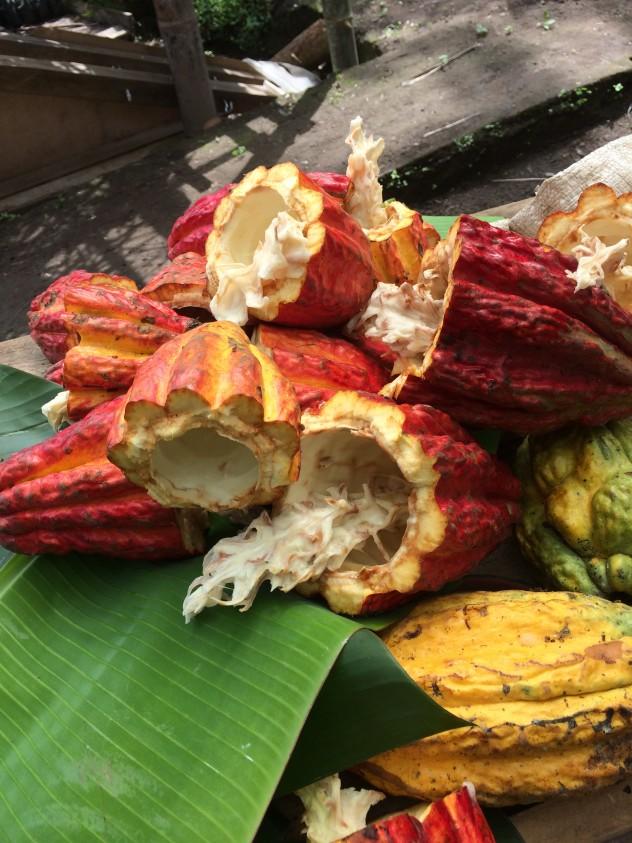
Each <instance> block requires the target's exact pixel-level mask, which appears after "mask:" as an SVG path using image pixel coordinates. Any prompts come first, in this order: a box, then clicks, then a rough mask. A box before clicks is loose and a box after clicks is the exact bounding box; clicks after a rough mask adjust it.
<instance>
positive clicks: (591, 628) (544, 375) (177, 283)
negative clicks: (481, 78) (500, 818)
mask: <svg viewBox="0 0 632 843" xmlns="http://www.w3.org/2000/svg"><path fill="white" fill-rule="evenodd" d="M347 140H348V143H349V144H350V146H351V155H350V157H349V166H348V169H347V175H346V176H342V175H338V174H332V173H317V172H315V173H303V172H302V171H301V170H300V169H299V168H298V167H297V166H296V165H294V164H292V163H282V164H278V165H276V166H273V167H271V168H269V169H268V168H265V167H257V168H256V169H254V170H253V171H252V172H250V173H249V174H248V175H246V176H245V177H244V178H243V179H242V181H240V182H239V183H238V184H236V185H232V184H231V185H227V186H225V187H222V189H220V190H219V191H217V192H215V193H214V194H212V195H209V196H203V197H202V198H201V199H199V200H198V201H197V202H196V203H195V204H194V205H193V206H192V207H191V208H190V209H189V210H188V211H187V212H186V213H185V214H184V215H183V216H182V217H180V218H179V219H178V220H177V221H176V223H175V224H174V226H173V229H172V231H171V234H170V236H169V239H168V256H169V262H168V263H167V265H166V266H165V267H164V268H163V269H162V270H161V271H160V272H159V273H158V274H157V275H156V276H155V277H154V278H152V279H151V280H149V282H148V283H147V284H146V285H145V286H144V287H143V288H142V289H139V288H138V285H137V284H136V283H135V282H134V281H133V280H131V279H129V278H125V277H121V276H116V275H105V274H102V273H95V272H91V271H86V270H75V271H73V272H71V273H70V274H69V275H66V276H64V277H62V278H59V279H57V280H56V281H55V282H54V283H53V284H51V285H50V287H49V288H48V289H47V290H45V291H44V292H43V293H42V294H40V295H39V296H38V297H37V298H36V299H35V300H34V301H33V303H32V305H31V308H30V310H29V325H30V330H31V336H32V337H33V339H34V340H35V341H36V342H37V343H38V344H39V346H40V348H41V349H42V351H43V352H44V354H45V355H46V356H47V358H48V359H49V360H50V361H51V363H52V368H51V370H50V374H49V376H50V378H51V379H53V380H55V381H56V382H58V383H59V384H60V385H61V386H62V387H63V391H62V392H61V393H60V394H59V396H58V397H57V398H55V399H53V401H52V402H50V403H49V404H48V405H46V406H45V408H44V411H45V412H46V414H47V416H48V417H49V419H50V420H51V423H53V425H54V426H55V427H61V428H62V429H60V430H59V431H58V432H57V433H56V434H55V435H54V436H52V437H51V438H50V439H48V440H47V441H46V442H44V443H42V444H41V445H37V446H34V447H32V448H29V449H26V450H25V451H22V452H20V453H18V454H15V455H14V456H13V457H11V458H9V459H8V460H6V461H5V462H4V463H3V464H2V465H0V543H1V544H2V545H4V546H6V547H8V548H10V549H12V550H15V551H18V552H23V553H29V554H33V553H39V552H49V553H51V552H52V553H60V554H63V553H66V552H69V551H71V550H80V551H91V552H93V553H98V554H106V555H115V556H119V557H120V556H123V557H126V558H131V559H134V558H143V559H155V560H159V559H174V558H182V557H186V556H191V555H194V554H197V553H202V552H205V551H207V550H208V548H207V546H206V544H205V526H206V523H207V520H206V519H207V514H208V513H224V514H227V515H228V516H229V517H230V516H232V515H234V514H235V513H237V512H239V513H241V516H240V517H241V523H244V520H243V513H244V511H247V510H254V512H253V513H252V523H250V525H249V526H248V527H247V528H246V529H245V530H243V531H242V532H241V533H240V534H239V535H237V536H236V537H234V538H229V539H224V540H222V541H221V542H220V543H218V544H217V545H215V547H214V548H212V549H211V550H210V551H209V552H208V553H207V556H206V558H205V561H204V567H203V571H202V575H201V576H200V577H199V578H198V579H197V580H195V581H194V583H192V585H191V588H190V590H189V594H188V595H187V597H186V600H185V604H184V614H185V616H186V617H187V620H188V619H190V618H191V617H193V616H194V615H195V614H197V613H198V612H199V611H201V610H202V609H203V608H205V607H207V606H213V605H233V606H239V607H241V608H242V610H243V609H247V608H248V607H249V606H250V605H251V603H252V601H253V599H254V598H255V595H256V591H257V589H258V587H259V586H260V585H261V583H262V582H264V581H268V582H269V583H270V584H271V586H272V587H273V588H280V589H282V590H284V591H287V590H290V589H294V588H296V589H297V590H298V591H299V592H301V593H302V594H304V595H307V596H318V597H320V598H322V599H324V600H325V601H326V603H327V604H328V606H329V607H330V608H331V609H332V610H334V611H336V612H342V613H346V614H349V615H361V614H366V613H372V612H380V611H383V610H385V609H389V608H392V607H394V606H397V605H399V604H401V603H404V602H407V601H410V600H411V598H412V597H413V596H415V595H417V596H419V595H420V593H422V592H435V591H437V590H439V589H440V588H441V587H442V586H444V585H445V584H446V583H449V582H452V581H455V580H458V579H459V578H460V577H462V576H463V575H464V574H466V573H467V572H468V571H470V570H472V569H473V568H474V567H475V566H476V565H477V564H478V563H479V562H480V561H481V560H482V559H484V558H485V557H486V556H487V555H488V554H489V553H490V552H491V551H492V550H493V549H494V548H495V547H496V546H497V545H498V544H499V543H500V542H501V541H502V540H504V539H505V538H507V537H508V536H509V535H510V534H511V532H512V530H513V527H514V525H518V529H517V535H518V538H519V541H520V543H521V545H522V547H523V549H524V551H525V554H526V555H527V557H528V558H529V559H531V560H532V561H534V562H535V563H536V565H538V566H539V567H540V568H541V569H543V571H544V572H545V573H546V575H547V577H548V583H549V585H551V586H552V587H554V588H562V589H567V590H568V591H559V592H558V591H550V592H545V593H543V592H520V591H515V592H499V593H485V592H477V593H469V594H455V595H452V596H449V597H432V598H428V599H425V600H423V601H422V602H421V603H419V605H418V606H417V607H416V608H415V609H414V610H413V612H412V614H411V615H410V616H409V617H408V618H407V619H406V620H404V621H403V622H401V623H400V624H398V625H397V626H395V627H394V628H392V629H391V630H390V631H389V632H388V633H387V634H386V636H385V640H386V643H387V645H388V646H389V648H390V649H391V651H392V652H393V654H394V656H395V658H397V659H398V660H399V661H400V662H401V664H402V666H403V667H404V668H405V669H406V670H407V671H408V672H409V673H410V674H411V675H412V676H413V677H414V678H415V680H416V681H417V682H418V683H419V685H420V686H421V687H422V688H423V689H424V690H425V691H427V692H428V693H429V694H430V695H431V696H433V697H434V698H435V699H436V700H437V701H438V702H439V703H440V704H441V705H443V706H445V707H446V708H448V709H450V710H451V711H454V712H455V713H457V714H458V715H459V716H461V717H463V718H464V719H466V720H468V721H470V722H471V723H472V726H471V727H469V728H464V729H460V730H456V731H453V732H447V733H443V734H441V735H438V736H436V737H433V738H427V739H424V740H423V741H419V742H418V743H416V744H412V745H410V746H408V747H403V748H400V749H396V750H392V751H391V752H387V753H385V754H383V755H382V756H380V757H378V758H374V759H371V760H368V761H367V762H366V763H365V764H363V765H362V767H361V770H360V772H361V774H362V775H363V776H364V777H365V778H366V779H368V780H369V781H370V782H371V783H373V784H376V785H378V786H380V787H381V788H382V789H383V790H384V791H385V792H388V793H391V794H400V795H408V796H414V797H418V798H420V799H424V800H432V799H441V798H443V797H445V796H446V795H447V794H449V793H450V792H452V791H455V790H456V789H458V788H459V787H460V786H461V785H462V784H463V781H464V780H468V781H470V782H472V783H473V784H474V786H475V788H476V792H477V794H478V796H479V798H480V800H481V801H482V802H483V803H486V804H512V803H516V802H529V801H533V800H538V799H541V798H544V797H546V796H549V795H552V794H554V793H559V792H565V793H566V792H572V791H577V790H582V789H587V788H592V787H595V786H600V785H603V784H607V783H609V782H612V781H615V780H616V779H617V778H619V777H621V776H622V775H624V774H625V773H626V771H627V770H628V768H630V767H632V728H631V726H630V723H631V721H632V692H630V694H631V699H630V700H628V689H629V688H632V673H631V667H630V665H631V664H632V653H631V649H632V638H631V637H630V636H631V634H632V610H631V609H628V607H627V606H625V605H623V604H622V603H619V602H613V601H612V600H610V599H607V598H608V597H609V596H612V595H614V596H616V595H621V594H622V593H623V594H632V515H629V513H630V512H632V508H631V507H630V504H632V483H631V482H630V480H629V478H630V469H629V465H630V464H631V463H632V421H630V419H629V418H628V417H631V416H632V314H631V313H630V312H628V306H629V305H631V306H632V293H631V292H630V291H631V290H632V286H630V285H632V278H631V275H632V268H630V267H628V266H627V264H626V261H627V254H628V253H627V239H625V238H624V236H623V235H625V234H626V233H628V232H631V231H632V195H625V196H622V197H617V196H616V194H614V192H613V191H612V190H611V189H610V188H608V187H606V186H605V185H595V186H593V187H591V188H590V189H589V190H587V191H585V193H584V194H583V195H582V197H581V199H580V201H579V203H578V206H577V208H576V209H574V210H572V211H570V212H560V213H558V214H553V215H552V216H551V217H549V218H547V220H545V221H544V223H543V225H542V227H541V230H540V233H539V239H531V238H527V237H523V236H521V235H519V234H517V233H515V232H511V231H508V230H504V229H502V228H499V227H497V226H495V225H493V224H490V223H488V222H484V221H482V220H479V219H476V218H474V217H472V216H467V215H463V216H460V217H459V218H458V219H457V220H456V222H455V223H454V225H453V226H452V228H451V230H450V232H449V234H448V236H447V237H446V238H445V239H444V240H440V238H439V235H438V234H437V232H436V231H435V230H434V228H433V227H432V226H431V225H429V224H428V223H427V222H425V221H424V220H423V218H422V217H421V215H420V214H419V213H418V212H417V211H414V210H412V209H410V208H408V207H406V206H405V205H403V204H402V203H400V202H397V201H392V202H383V201H382V194H381V188H380V186H379V181H378V165H377V159H378V157H379V155H380V153H381V151H382V146H383V144H382V142H381V141H379V140H378V141H375V140H374V139H373V138H371V137H366V136H365V135H364V132H363V129H362V123H361V121H359V120H355V121H353V122H352V129H351V133H350V135H349V138H348V139H347ZM64 425H65V426H64ZM481 427H491V428H497V429H499V430H501V431H503V432H506V433H507V434H509V435H510V437H509V438H510V439H512V440H516V438H517V437H523V436H526V437H527V438H526V439H525V440H524V442H523V444H522V445H521V447H520V450H519V452H518V455H517V460H516V462H515V464H514V463H512V464H511V465H510V464H508V463H507V461H501V460H500V459H498V458H497V457H496V456H493V455H492V454H490V453H488V452H487V451H486V450H484V449H483V448H482V447H481V446H480V445H479V444H478V442H477V441H476V439H475V438H474V437H473V435H472V433H471V432H470V431H471V430H472V429H475V428H481ZM516 473H517V475H518V476H516ZM262 507H263V509H262ZM521 508H522V514H521ZM255 516H256V517H255ZM226 586H231V587H232V590H231V589H230V588H229V589H226ZM527 651H528V652H527ZM371 833H373V832H371ZM375 833H376V834H377V832H375ZM350 839H353V840H355V839H356V838H355V837H353V838H350ZM357 839H358V840H359V839H365V838H357ZM366 839H381V838H376V837H371V838H366ZM384 839H390V838H387V837H384ZM397 839H399V838H397ZM402 839H411V840H412V839H420V840H425V839H429V840H430V839H434V838H430V837H428V836H427V837H422V836H419V837H408V838H402ZM454 839H463V840H465V839H468V840H469V839H470V838H469V837H459V838H456V837H455V838H454ZM471 839H472V840H478V839H479V838H478V837H472V838H471ZM480 839H481V840H484V839H491V837H490V838H485V837H481V838H480Z"/></svg>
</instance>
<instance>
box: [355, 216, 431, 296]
mask: <svg viewBox="0 0 632 843" xmlns="http://www.w3.org/2000/svg"><path fill="white" fill-rule="evenodd" d="M384 210H385V212H386V221H385V222H384V223H382V224H381V225H378V226H375V227H373V228H369V229H366V230H365V233H366V235H367V237H368V238H369V243H370V244H371V257H372V259H373V268H374V271H375V276H376V278H377V279H378V281H382V282H384V283H388V284H402V283H410V284H414V283H416V282H417V280H418V279H419V273H420V272H421V259H422V255H423V254H424V252H425V251H426V250H427V249H432V248H433V247H434V246H435V245H436V244H437V243H438V242H439V234H438V232H437V230H436V229H435V228H434V227H433V226H432V225H430V223H427V222H424V220H423V219H422V217H421V215H420V214H419V212H418V211H413V209H412V208H408V207H407V206H406V205H404V204H403V203H402V202H387V203H386V204H385V205H384Z"/></svg>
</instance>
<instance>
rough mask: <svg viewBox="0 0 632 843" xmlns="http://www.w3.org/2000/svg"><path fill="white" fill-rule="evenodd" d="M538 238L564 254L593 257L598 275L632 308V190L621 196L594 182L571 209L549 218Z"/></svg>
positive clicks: (593, 263)
mask: <svg viewBox="0 0 632 843" xmlns="http://www.w3.org/2000/svg"><path fill="white" fill-rule="evenodd" d="M537 237H538V240H539V241H540V242H541V243H545V244H546V245H547V246H553V247H554V248H555V249H557V250H558V251H560V252H563V253H564V254H574V255H575V256H576V257H580V258H581V256H582V255H583V256H584V257H585V258H590V259H591V260H590V268H591V270H593V275H594V277H595V278H596V279H597V280H598V281H599V283H601V284H602V285H603V286H604V287H606V289H607V290H608V292H609V293H610V295H611V296H612V297H613V299H614V300H615V301H616V302H617V303H618V304H620V305H621V307H623V308H624V309H625V310H628V311H629V310H632V267H631V266H630V264H632V251H631V250H629V248H628V245H629V241H630V239H631V238H632V193H623V194H622V195H621V196H617V194H616V193H615V191H614V190H613V189H612V188H611V187H608V185H606V184H593V185H591V186H590V187H588V188H586V190H584V191H583V192H582V194H581V195H580V197H579V199H578V200H577V205H576V206H575V208H573V209H572V210H571V211H567V212H564V211H557V212H556V213H554V214H550V215H549V216H548V217H546V219H545V220H544V221H543V222H542V224H541V226H540V228H539V230H538V234H537ZM595 238H597V239H595ZM617 245H618V247H619V248H617ZM604 247H605V248H604ZM593 253H594V254H593ZM578 280H579V279H578Z"/></svg>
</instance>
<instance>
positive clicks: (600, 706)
mask: <svg viewBox="0 0 632 843" xmlns="http://www.w3.org/2000/svg"><path fill="white" fill-rule="evenodd" d="M385 640H386V644H387V646H388V647H389V649H390V651H391V652H392V654H393V655H394V656H395V658H396V659H397V660H398V661H399V663H400V664H401V665H402V667H403V668H404V669H405V670H406V671H407V672H408V673H409V674H410V676H411V677H412V678H413V679H414V680H415V682H417V684H418V685H419V686H420V687H422V688H423V689H424V691H426V692H427V693H428V694H430V695H431V696H432V697H433V698H434V699H435V700H436V701H437V702H438V703H439V704H441V705H443V706H444V707H445V708H447V709H449V710H450V711H451V712H453V713H454V714H456V715H458V716H459V717H462V718H463V719H465V720H468V721H470V722H471V723H472V725H471V726H466V727H463V728H460V729H453V730H450V731H448V732H443V733H442V734H439V735H434V736H432V737H430V738H424V739H423V740H420V741H416V742H414V743H412V744H408V745H407V746H403V747H399V748H397V749H394V750H391V751H389V752H385V753H382V754H381V755H378V756H376V757H374V758H372V759H370V760H369V761H367V762H366V763H365V764H363V765H361V768H360V772H361V774H362V775H363V776H364V777H365V778H367V779H368V780H369V782H371V784H372V785H373V786H376V787H378V788H379V789H380V790H383V791H386V792H388V793H390V794H393V795H406V796H412V797H415V798H421V799H425V800H434V799H437V798H441V797H443V796H445V795H446V794H447V793H449V792H450V791H451V790H454V789H456V788H458V787H459V785H460V784H461V783H462V782H463V781H465V780H467V781H470V782H472V783H473V784H474V786H475V788H476V794H477V796H478V798H479V800H480V801H481V802H482V803H484V804H488V805H509V804H514V803H518V802H521V803H527V802H533V801H537V800H541V799H543V798H545V797H548V796H553V795H558V794H563V793H568V792H573V791H575V792H577V791H583V790H589V789H593V788H596V787H601V786H605V785H607V784H611V783H613V782H615V781H616V780H617V779H619V778H621V777H623V776H624V775H625V774H626V772H627V773H629V772H630V771H632V608H630V607H628V606H624V605H623V604H620V603H612V602H610V601H608V600H604V599H601V598H599V597H589V596H587V595H583V594H572V593H569V592H552V593H538V592H526V591H500V592H490V593H488V592H475V593H470V594H454V595H450V596H447V597H439V598H435V599H431V600H428V601H425V602H423V603H421V604H420V605H419V606H417V607H416V608H415V609H414V610H413V612H412V613H411V614H410V615H409V616H408V617H407V618H406V619H404V620H403V621H402V622H401V623H399V624H397V625H396V626H394V627H393V628H392V629H391V630H390V631H388V632H387V633H386V634H385Z"/></svg>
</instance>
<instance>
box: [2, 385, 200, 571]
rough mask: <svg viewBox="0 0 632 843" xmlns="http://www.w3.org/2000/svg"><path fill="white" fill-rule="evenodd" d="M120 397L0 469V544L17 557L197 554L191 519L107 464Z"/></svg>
mask: <svg viewBox="0 0 632 843" xmlns="http://www.w3.org/2000/svg"><path fill="white" fill-rule="evenodd" d="M123 400H124V399H123V397H119V398H115V399H114V400H113V401H110V402H108V403H107V404H103V405H101V406H100V407H98V408H97V409H96V410H94V411H93V412H92V413H90V414H89V415H87V416H86V417H85V418H84V419H82V420H81V421H79V422H77V423H76V424H73V425H71V426H70V427H68V428H66V429H65V430H63V431H61V432H60V433H57V434H56V435H55V436H53V437H51V438H50V439H47V440H45V441H44V442H41V443H40V444H38V445H33V446H32V447H30V448H25V449H24V450H22V451H19V452H18V453H16V454H14V455H13V456H11V457H9V458H8V459H7V460H6V461H5V462H3V463H2V464H0V544H1V545H2V546H4V547H7V548H9V550H13V551H15V552H17V553H28V554H35V553H54V554H63V553H69V552H70V551H73V550H78V551H83V552H87V553H96V554H103V555H106V556H118V557H123V558H126V559H176V558H182V557H186V556H193V555H194V554H196V553H200V552H202V551H203V549H204V540H203V524H202V523H201V522H200V516H199V514H198V513H190V512H188V511H186V510H180V511H178V512H176V511H175V510H173V509H166V508H165V507H163V506H160V504H158V503H156V501H154V500H153V499H152V498H150V497H149V495H148V494H147V493H146V492H144V491H143V490H142V489H139V488H138V487H137V486H135V485H134V484H133V483H130V482H129V480H127V479H126V477H125V475H124V474H123V472H122V471H121V470H120V469H118V468H117V467H116V466H114V465H112V463H111V462H110V461H109V460H108V458H107V455H106V442H107V437H108V433H109V430H110V427H111V425H112V420H113V418H114V416H115V414H116V412H117V410H118V408H119V407H120V405H121V403H122V401H123Z"/></svg>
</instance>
